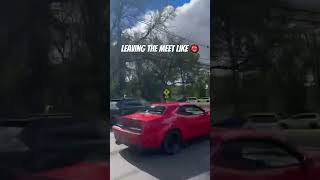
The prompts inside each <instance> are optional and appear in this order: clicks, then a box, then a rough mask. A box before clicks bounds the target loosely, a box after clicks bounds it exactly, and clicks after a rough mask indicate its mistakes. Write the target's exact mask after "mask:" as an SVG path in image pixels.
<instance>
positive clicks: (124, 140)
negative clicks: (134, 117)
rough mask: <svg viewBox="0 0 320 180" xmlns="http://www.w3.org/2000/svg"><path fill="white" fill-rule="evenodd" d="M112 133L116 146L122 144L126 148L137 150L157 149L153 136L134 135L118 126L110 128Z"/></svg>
mask: <svg viewBox="0 0 320 180" xmlns="http://www.w3.org/2000/svg"><path fill="white" fill-rule="evenodd" d="M112 131H113V133H114V137H115V140H116V144H118V145H120V144H124V145H127V146H135V147H138V148H148V149H149V148H150V149H153V148H159V145H158V143H157V139H156V138H154V135H149V134H148V135H146V134H143V133H136V132H132V131H129V130H126V129H122V128H121V127H119V126H112Z"/></svg>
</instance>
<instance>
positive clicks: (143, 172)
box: [110, 132, 210, 180]
mask: <svg viewBox="0 0 320 180" xmlns="http://www.w3.org/2000/svg"><path fill="white" fill-rule="evenodd" d="M209 152H210V149H209V140H208V139H205V138H203V139H200V140H196V141H194V142H192V143H190V144H188V145H186V147H184V149H183V150H182V151H181V152H180V153H179V154H176V155H171V156H170V155H166V154H163V153H161V152H160V151H147V152H143V153H142V154H139V153H136V152H133V151H131V150H129V149H128V148H127V146H125V145H116V144H115V139H114V136H113V133H112V132H111V133H110V173H111V180H132V179H139V180H156V179H160V180H209V179H210V176H209V175H210V172H209V169H210V158H209V157H210V155H209Z"/></svg>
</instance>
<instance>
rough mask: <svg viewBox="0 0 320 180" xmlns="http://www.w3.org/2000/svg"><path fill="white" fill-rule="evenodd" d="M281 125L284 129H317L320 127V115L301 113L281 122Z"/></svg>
mask: <svg viewBox="0 0 320 180" xmlns="http://www.w3.org/2000/svg"><path fill="white" fill-rule="evenodd" d="M279 123H280V126H281V127H282V128H283V129H307V128H311V129H315V128H319V127H320V115H319V114H318V113H301V114H296V115H294V116H292V117H290V118H288V119H284V120H281V121H280V122H279Z"/></svg>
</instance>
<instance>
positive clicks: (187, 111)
mask: <svg viewBox="0 0 320 180" xmlns="http://www.w3.org/2000/svg"><path fill="white" fill-rule="evenodd" d="M177 113H178V114H182V115H187V116H193V115H200V114H203V113H204V110H202V109H201V108H199V107H197V106H189V105H188V106H181V107H180V108H179V109H178V112H177Z"/></svg>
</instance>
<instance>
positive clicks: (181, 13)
mask: <svg viewBox="0 0 320 180" xmlns="http://www.w3.org/2000/svg"><path fill="white" fill-rule="evenodd" d="M167 8H168V9H170V8H172V6H170V7H167ZM175 12H176V16H175V18H174V19H172V20H170V21H169V22H168V29H169V31H170V32H172V33H174V34H177V35H179V36H182V37H185V38H187V39H189V40H192V41H193V43H198V44H202V45H208V46H209V45H210V0H191V1H190V2H189V3H185V4H184V5H182V6H180V7H177V8H176V9H175ZM154 13H157V11H148V12H146V13H145V14H144V16H143V18H142V19H143V21H144V22H150V20H151V18H152V16H153V15H154ZM146 27H147V25H146V24H144V23H143V22H138V23H137V24H136V25H135V26H133V27H131V28H129V29H126V30H125V32H126V33H128V34H133V33H135V32H142V33H143V32H145V31H146ZM188 43H190V44H191V43H192V42H188ZM199 47H200V58H201V59H208V60H209V59H210V48H207V47H203V46H199ZM201 61H203V62H205V63H207V64H209V63H210V62H209V61H204V60H201Z"/></svg>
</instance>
